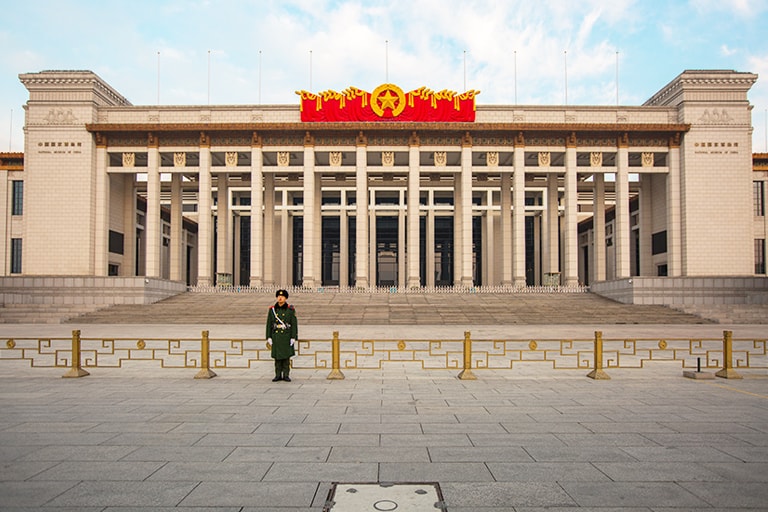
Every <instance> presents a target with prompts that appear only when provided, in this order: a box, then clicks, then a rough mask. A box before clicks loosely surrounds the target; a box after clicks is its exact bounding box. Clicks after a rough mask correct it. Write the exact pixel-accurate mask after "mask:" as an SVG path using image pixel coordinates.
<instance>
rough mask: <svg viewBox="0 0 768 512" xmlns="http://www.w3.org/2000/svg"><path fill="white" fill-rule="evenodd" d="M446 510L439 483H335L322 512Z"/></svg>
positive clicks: (444, 511)
mask: <svg viewBox="0 0 768 512" xmlns="http://www.w3.org/2000/svg"><path fill="white" fill-rule="evenodd" d="M422 510H424V511H432V512H433V511H436V510H437V511H443V512H446V510H447V509H446V508H445V506H444V504H443V495H442V493H441V492H440V485H439V484H437V483H435V482H431V483H402V484H390V483H378V484H343V483H334V484H333V485H332V486H331V490H330V492H329V493H328V501H327V502H326V504H325V507H324V508H323V512H331V511H333V512H417V511H419V512H420V511H422Z"/></svg>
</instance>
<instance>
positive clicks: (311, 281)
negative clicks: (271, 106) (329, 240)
mask: <svg viewBox="0 0 768 512" xmlns="http://www.w3.org/2000/svg"><path fill="white" fill-rule="evenodd" d="M315 200H316V197H315V141H314V138H313V137H312V135H311V134H310V133H309V132H307V134H306V136H305V137H304V251H303V252H304V276H303V281H302V285H303V286H305V287H307V288H314V287H315V286H316V278H317V276H316V275H315ZM284 232H285V231H284ZM290 260H291V258H290V257H289V256H288V255H287V254H283V261H284V263H285V264H286V265H287V264H288V262H290Z"/></svg>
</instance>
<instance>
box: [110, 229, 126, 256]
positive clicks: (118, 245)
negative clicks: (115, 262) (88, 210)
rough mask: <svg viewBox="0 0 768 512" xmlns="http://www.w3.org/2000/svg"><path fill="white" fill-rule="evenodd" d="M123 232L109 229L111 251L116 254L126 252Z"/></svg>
mask: <svg viewBox="0 0 768 512" xmlns="http://www.w3.org/2000/svg"><path fill="white" fill-rule="evenodd" d="M123 238H124V237H123V234H122V233H118V232H117V231H112V230H111V229H110V230H109V252H111V253H114V254H124V252H123V250H124V249H123V245H124V242H123Z"/></svg>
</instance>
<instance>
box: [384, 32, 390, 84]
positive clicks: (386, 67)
mask: <svg viewBox="0 0 768 512" xmlns="http://www.w3.org/2000/svg"><path fill="white" fill-rule="evenodd" d="M384 83H385V84H388V83H389V39H386V40H384Z"/></svg>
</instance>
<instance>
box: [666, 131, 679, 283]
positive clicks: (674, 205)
mask: <svg viewBox="0 0 768 512" xmlns="http://www.w3.org/2000/svg"><path fill="white" fill-rule="evenodd" d="M680 158H681V153H680V141H679V140H677V139H671V140H670V144H669V174H667V275H668V276H670V277H679V276H682V275H683V239H682V236H683V235H682V213H681V198H680Z"/></svg>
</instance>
